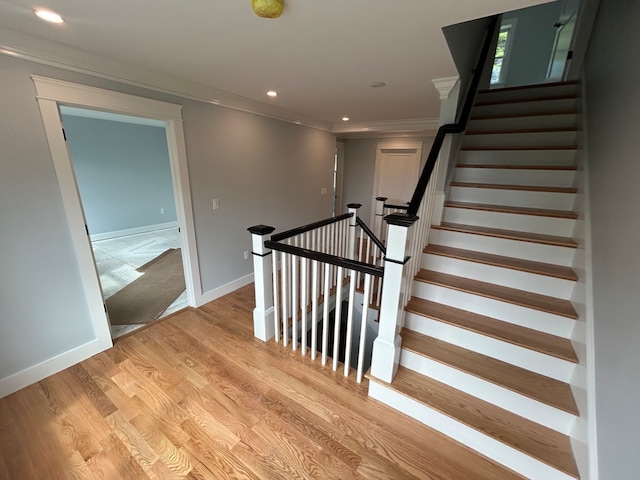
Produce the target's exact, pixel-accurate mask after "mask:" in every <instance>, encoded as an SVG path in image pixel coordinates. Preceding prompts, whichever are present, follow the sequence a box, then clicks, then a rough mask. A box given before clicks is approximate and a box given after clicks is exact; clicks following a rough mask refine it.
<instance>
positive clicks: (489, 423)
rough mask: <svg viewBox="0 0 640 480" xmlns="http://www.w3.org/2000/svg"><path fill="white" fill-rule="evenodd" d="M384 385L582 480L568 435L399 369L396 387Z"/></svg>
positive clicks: (404, 369)
mask: <svg viewBox="0 0 640 480" xmlns="http://www.w3.org/2000/svg"><path fill="white" fill-rule="evenodd" d="M369 380H370V381H375V382H378V383H381V384H383V385H385V386H387V387H388V388H391V389H393V390H395V391H397V392H398V393H400V394H402V395H405V396H407V397H410V398H412V399H414V400H416V401H418V402H420V403H422V404H423V405H426V406H427V407H430V408H433V409H435V410H437V411H439V412H441V413H442V414H444V415H447V416H449V417H451V418H453V419H455V420H457V421H459V422H461V423H463V424H465V425H467V426H469V427H471V428H473V429H475V430H478V431H480V432H482V433H484V434H485V435H488V436H490V437H492V438H495V439H496V440H498V441H500V442H502V443H505V444H507V445H509V446H511V447H512V448H514V449H516V450H518V451H520V452H523V453H525V454H527V455H529V456H531V457H534V458H536V459H537V460H539V461H541V462H543V463H545V464H547V465H549V466H551V467H553V468H556V469H557V470H560V471H562V472H564V473H566V474H567V475H570V476H572V477H574V478H579V474H578V469H577V467H576V464H575V461H574V459H573V454H572V450H571V444H570V441H569V438H568V437H567V436H566V435H562V434H561V433H558V432H556V431H554V430H551V429H549V428H547V427H544V426H542V425H539V424H537V423H535V422H532V421H530V420H527V419H525V418H523V417H520V416H518V415H515V414H513V413H511V412H509V411H506V410H504V409H502V408H500V407H496V406H495V405H492V404H490V403H487V402H485V401H483V400H480V399H478V398H476V397H474V396H472V395H469V394H467V393H464V392H461V391H459V390H457V389H455V388H453V387H450V386H448V385H445V384H443V383H441V382H438V381H436V380H433V379H431V378H429V377H425V376H423V375H420V374H419V373H417V372H414V371H412V370H410V369H408V368H405V367H399V368H398V373H397V374H396V376H395V378H394V380H393V383H392V384H387V383H386V382H382V381H380V380H378V379H376V378H375V377H371V376H370V377H369Z"/></svg>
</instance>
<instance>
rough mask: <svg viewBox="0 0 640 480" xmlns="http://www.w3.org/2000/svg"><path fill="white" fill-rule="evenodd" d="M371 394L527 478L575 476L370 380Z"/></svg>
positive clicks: (561, 478) (556, 479)
mask: <svg viewBox="0 0 640 480" xmlns="http://www.w3.org/2000/svg"><path fill="white" fill-rule="evenodd" d="M369 396H370V397H372V398H375V399H376V400H378V401H380V402H382V403H384V404H386V405H389V406H390V407H392V408H395V409H396V410H399V411H400V412H403V413H404V414H406V415H409V416H410V417H412V418H414V419H415V420H417V421H419V422H420V423H423V424H424V425H428V426H429V427H431V428H433V429H435V430H437V431H439V432H440V433H442V434H444V435H447V436H448V437H450V438H452V439H454V440H456V441H457V442H460V443H462V444H464V445H466V446H467V447H469V448H471V449H472V450H475V451H477V452H478V453H480V454H482V455H484V456H486V457H488V458H490V459H492V460H495V461H496V462H498V463H500V464H502V465H504V466H506V467H507V468H510V469H511V470H513V471H514V472H518V473H519V474H521V475H523V476H525V477H527V478H549V479H551V478H553V479H554V480H573V479H572V478H571V477H569V476H567V475H565V474H564V473H562V472H560V471H559V470H556V469H555V468H553V467H550V466H548V465H546V464H544V463H542V462H540V461H538V460H536V459H535V458H532V457H530V456H528V455H526V454H524V453H522V452H520V451H518V450H515V449H514V448H511V447H509V446H508V445H505V444H504V443H502V442H499V441H498V440H495V439H494V438H492V437H489V436H487V435H485V434H483V433H481V432H479V431H478V430H476V429H474V428H471V427H468V426H466V425H464V424H462V423H460V422H458V421H456V420H454V419H453V418H451V417H449V416H447V415H443V414H442V413H440V412H438V411H437V410H434V409H432V408H429V407H427V406H425V405H423V404H421V403H420V402H417V401H415V400H413V399H411V398H409V397H407V396H405V395H402V394H400V393H398V392H396V391H394V390H391V389H389V388H387V387H385V386H383V385H380V384H378V383H376V382H369Z"/></svg>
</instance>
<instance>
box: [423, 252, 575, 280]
mask: <svg viewBox="0 0 640 480" xmlns="http://www.w3.org/2000/svg"><path fill="white" fill-rule="evenodd" d="M423 252H424V253H431V254H434V255H441V256H444V257H450V258H457V259H460V260H468V261H471V262H476V263H482V264H485V265H494V266H496V267H503V268H510V269H512V270H518V271H521V272H529V273H535V274H538V275H546V276H548V277H554V278H562V279H564V280H571V281H577V280H578V276H577V275H576V272H574V271H573V270H572V269H571V268H569V267H564V266H562V265H553V264H551V263H542V262H534V261H531V260H524V259H521V258H514V257H504V256H502V255H494V254H492V253H484V252H476V251H473V250H463V249H461V248H454V247H447V246H444V245H434V244H430V245H427V246H426V247H425V248H424V250H423Z"/></svg>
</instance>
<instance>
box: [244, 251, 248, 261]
mask: <svg viewBox="0 0 640 480" xmlns="http://www.w3.org/2000/svg"><path fill="white" fill-rule="evenodd" d="M244 259H245V260H249V250H245V251H244Z"/></svg>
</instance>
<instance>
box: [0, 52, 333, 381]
mask: <svg viewBox="0 0 640 480" xmlns="http://www.w3.org/2000/svg"><path fill="white" fill-rule="evenodd" d="M31 74H37V75H42V76H46V77H52V78H58V79H61V80H67V81H72V82H77V83H81V84H85V85H91V86H96V87H101V88H108V89H111V90H117V91H120V92H123V93H131V94H135V95H140V96H144V97H148V98H155V99H158V100H164V101H169V102H172V103H178V104H182V105H183V118H184V129H185V139H186V150H187V157H188V167H189V177H190V182H191V189H192V190H191V193H192V201H193V207H194V216H195V229H196V236H197V243H198V249H199V255H200V257H199V259H198V260H199V264H200V271H201V277H202V278H201V284H202V288H203V290H204V292H207V291H210V290H212V289H215V288H217V287H220V286H222V285H225V284H227V283H229V282H231V281H233V280H236V279H239V278H242V277H244V276H246V275H248V274H250V273H251V272H252V264H251V262H250V261H246V260H244V259H243V252H244V250H249V249H250V248H251V244H250V236H249V233H248V232H247V231H246V228H247V227H249V226H251V225H254V224H257V223H266V224H272V225H274V226H275V227H277V228H278V229H284V228H289V227H293V226H296V225H299V224H302V223H307V222H310V221H313V220H317V219H321V218H326V217H328V216H330V215H331V209H332V199H331V195H329V194H328V195H324V196H321V195H320V190H321V188H322V187H327V188H328V189H329V191H331V185H332V175H333V160H334V151H335V137H334V136H333V135H332V134H329V133H326V132H322V131H319V130H314V129H310V128H306V127H302V126H299V125H293V124H287V123H283V122H280V121H277V120H273V119H269V118H266V117H260V116H256V115H252V114H249V113H243V112H239V111H235V110H230V109H225V108H223V107H219V106H214V105H210V104H205V103H201V102H197V101H193V100H185V99H182V98H179V97H175V96H171V95H166V94H161V93H157V92H151V91H148V90H144V89H140V88H137V87H133V86H128V85H122V84H118V83H115V82H112V81H109V80H104V79H99V78H94V77H91V76H88V75H83V74H79V73H75V72H69V71H64V70H61V69H57V68H54V67H49V66H45V65H40V64H35V63H31V62H27V61H23V60H19V59H15V58H12V57H8V56H4V55H0V84H1V85H2V88H1V89H0V285H1V289H0V379H3V378H6V377H8V376H9V375H11V374H14V373H17V372H19V371H21V370H23V369H26V368H28V367H31V366H34V365H36V364H38V363H40V362H43V361H46V360H48V359H51V358H52V357H54V356H56V355H58V354H61V353H63V352H66V351H68V350H70V349H72V348H74V347H77V346H79V345H82V344H84V343H87V342H88V341H90V340H91V339H93V338H94V337H95V335H94V333H93V330H92V328H91V324H90V321H89V315H88V308H87V305H86V300H85V298H84V295H83V289H82V285H81V283H80V275H79V272H78V267H77V264H76V260H75V256H74V252H73V249H72V246H71V240H70V235H69V230H68V226H67V222H66V218H65V214H64V210H63V206H62V199H61V195H60V192H59V189H58V183H57V180H56V176H55V171H54V168H53V164H52V161H51V155H50V152H49V148H48V145H47V141H46V138H45V133H44V128H43V125H42V120H41V117H40V113H39V110H38V106H37V103H36V101H35V88H34V85H33V82H32V81H31V79H30V78H29V75H31ZM212 198H219V199H220V204H221V208H220V210H218V211H215V212H214V211H213V209H212V207H211V200H212Z"/></svg>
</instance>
